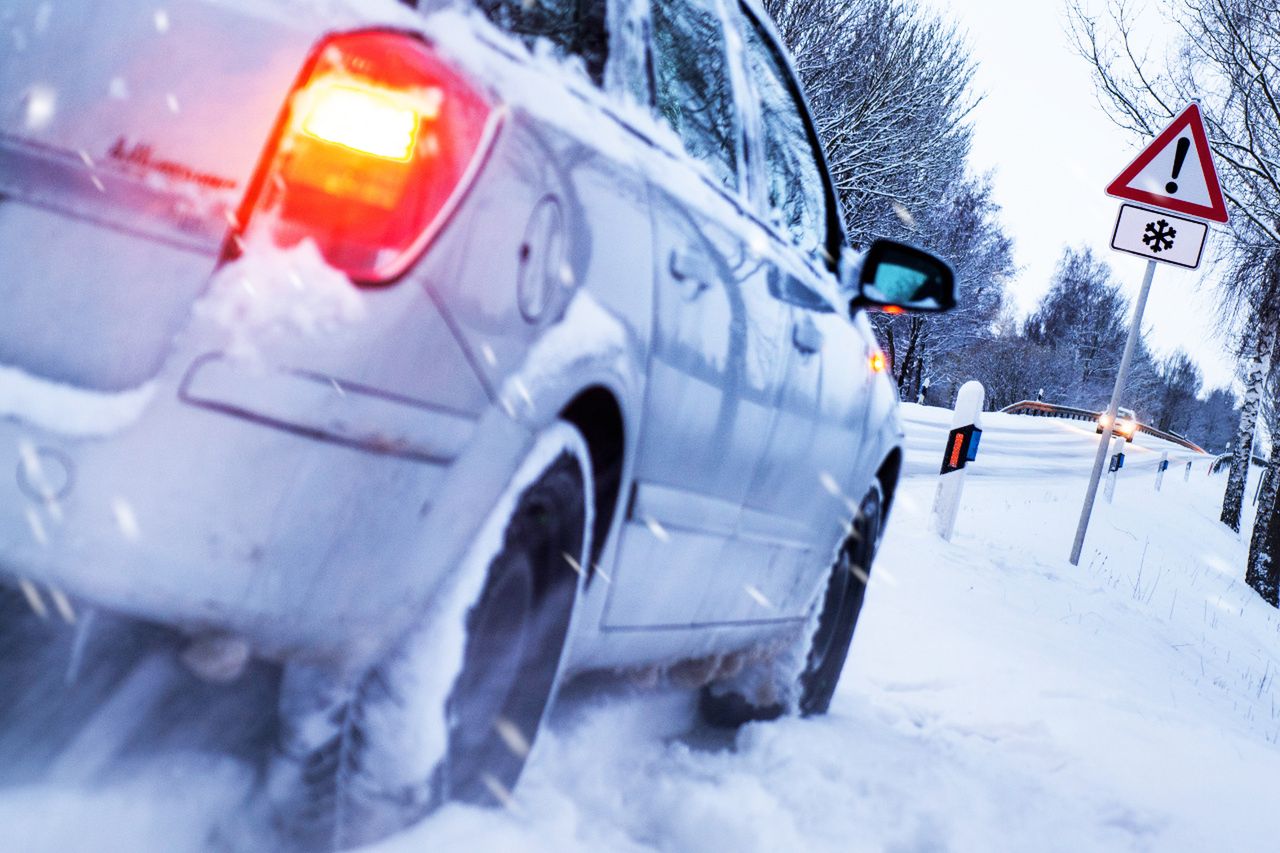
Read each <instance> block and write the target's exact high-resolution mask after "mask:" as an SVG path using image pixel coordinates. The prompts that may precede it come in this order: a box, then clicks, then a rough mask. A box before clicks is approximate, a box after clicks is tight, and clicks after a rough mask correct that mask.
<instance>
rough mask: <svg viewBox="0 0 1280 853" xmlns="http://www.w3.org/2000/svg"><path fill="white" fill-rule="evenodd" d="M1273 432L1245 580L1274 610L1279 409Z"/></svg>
mask: <svg viewBox="0 0 1280 853" xmlns="http://www.w3.org/2000/svg"><path fill="white" fill-rule="evenodd" d="M1267 430H1268V431H1269V432H1270V433H1271V435H1272V439H1271V456H1270V458H1269V459H1268V461H1267V470H1266V472H1265V473H1264V474H1263V475H1262V487H1261V490H1260V491H1259V494H1258V513H1257V515H1256V516H1255V517H1254V519H1253V535H1252V536H1251V537H1250V539H1249V565H1248V567H1247V568H1246V569H1245V573H1244V579H1245V582H1246V583H1248V584H1249V586H1251V587H1253V588H1254V590H1256V591H1257V593H1258V595H1260V596H1262V598H1263V600H1265V601H1266V602H1267V603H1268V604H1270V605H1271V606H1272V607H1277V606H1280V562H1278V561H1277V560H1276V559H1275V557H1278V556H1280V513H1277V512H1276V493H1277V492H1278V491H1280V470H1277V468H1280V442H1277V441H1276V439H1275V436H1276V435H1277V433H1278V431H1280V406H1275V407H1272V409H1271V416H1270V417H1269V418H1268V420H1267Z"/></svg>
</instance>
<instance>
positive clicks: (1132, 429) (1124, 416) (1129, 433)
mask: <svg viewBox="0 0 1280 853" xmlns="http://www.w3.org/2000/svg"><path fill="white" fill-rule="evenodd" d="M1107 420H1108V416H1107V413H1106V412H1103V413H1102V414H1100V415H1098V422H1097V424H1096V427H1095V429H1094V432H1096V433H1098V434H1099V435H1101V434H1102V431H1103V430H1105V429H1106V428H1107ZM1137 431H1138V416H1137V415H1136V414H1134V411H1133V409H1126V408H1125V407H1124V406H1121V407H1119V409H1117V411H1116V426H1115V429H1114V430H1112V432H1113V433H1114V434H1115V435H1119V436H1123V438H1124V440H1125V441H1133V436H1134V433H1136V432H1137Z"/></svg>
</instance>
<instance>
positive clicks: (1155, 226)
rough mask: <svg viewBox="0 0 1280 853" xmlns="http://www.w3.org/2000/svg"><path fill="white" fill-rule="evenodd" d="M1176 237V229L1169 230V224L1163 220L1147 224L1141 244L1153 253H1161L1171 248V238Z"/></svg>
mask: <svg viewBox="0 0 1280 853" xmlns="http://www.w3.org/2000/svg"><path fill="white" fill-rule="evenodd" d="M1177 236H1178V230H1177V229H1176V228H1170V227H1169V222H1168V221H1167V220H1164V219H1159V220H1156V221H1155V222H1148V223H1147V230H1146V232H1145V233H1144V234H1143V235H1142V242H1144V243H1146V244H1147V246H1149V247H1150V248H1151V251H1153V252H1157V253H1159V252H1163V251H1164V250H1165V249H1172V248H1173V238H1174V237H1177Z"/></svg>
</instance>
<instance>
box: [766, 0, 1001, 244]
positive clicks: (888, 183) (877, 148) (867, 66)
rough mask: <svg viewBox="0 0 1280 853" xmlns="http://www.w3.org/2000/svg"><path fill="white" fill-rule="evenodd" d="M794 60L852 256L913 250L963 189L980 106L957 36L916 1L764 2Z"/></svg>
mask: <svg viewBox="0 0 1280 853" xmlns="http://www.w3.org/2000/svg"><path fill="white" fill-rule="evenodd" d="M764 5H765V9H766V11H767V12H768V13H769V14H770V15H771V16H772V17H773V20H774V21H775V22H776V23H777V26H778V30H779V32H780V33H781V34H782V37H783V40H784V41H785V42H786V43H787V46H788V47H789V48H790V49H791V53H792V55H793V57H794V58H795V63H796V68H797V70H798V71H799V74H800V77H801V80H802V82H803V83H804V86H805V92H806V94H807V96H808V98H809V104H810V107H811V110H812V113H813V118H814V122H815V124H816V125H817V129H818V135H819V136H820V137H821V139H822V142H823V147H824V149H825V151H826V155H827V163H828V165H829V167H830V169H831V175H832V179H833V180H834V182H835V186H836V191H837V192H838V193H839V194H840V199H841V201H842V202H843V204H844V210H845V226H846V228H847V230H848V233H849V240H850V242H851V243H852V244H853V245H854V246H855V247H861V246H866V245H869V244H870V243H871V241H872V240H874V239H876V238H877V237H895V236H897V237H907V238H909V236H910V234H911V232H912V230H913V228H912V223H913V222H914V221H922V220H923V219H924V218H925V216H926V215H927V212H928V211H929V210H930V209H932V208H934V207H936V206H937V205H938V204H939V203H940V202H941V201H942V200H943V199H944V198H945V197H946V195H947V194H948V192H949V191H950V190H951V188H952V187H953V186H954V185H955V184H957V183H958V182H960V181H962V180H963V177H964V174H965V164H966V160H967V157H968V154H969V143H970V136H971V133H972V130H971V128H970V127H969V125H968V124H967V118H968V115H969V113H970V111H971V110H972V109H973V106H974V105H975V103H976V102H977V98H976V96H975V95H974V92H973V90H972V86H971V82H972V79H973V70H974V66H973V62H972V60H971V59H970V56H969V50H968V48H967V46H966V45H965V44H964V41H963V39H961V37H960V35H959V34H958V32H957V30H956V29H955V27H954V25H952V24H950V23H947V22H945V21H944V20H943V19H942V18H940V17H938V16H937V15H936V14H935V13H933V12H931V11H930V10H927V9H926V8H924V7H923V6H920V5H917V4H916V3H915V2H912V0H765V4H764Z"/></svg>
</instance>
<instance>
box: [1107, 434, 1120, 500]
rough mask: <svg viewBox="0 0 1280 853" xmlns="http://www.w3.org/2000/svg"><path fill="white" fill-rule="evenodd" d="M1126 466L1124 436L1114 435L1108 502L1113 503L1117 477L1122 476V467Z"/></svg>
mask: <svg viewBox="0 0 1280 853" xmlns="http://www.w3.org/2000/svg"><path fill="white" fill-rule="evenodd" d="M1123 467H1124V436H1123V435H1113V436H1112V437H1111V464H1110V465H1108V466H1107V488H1106V497H1107V503H1112V502H1113V501H1114V500H1115V497H1116V478H1117V477H1119V476H1120V469H1121V468H1123Z"/></svg>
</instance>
